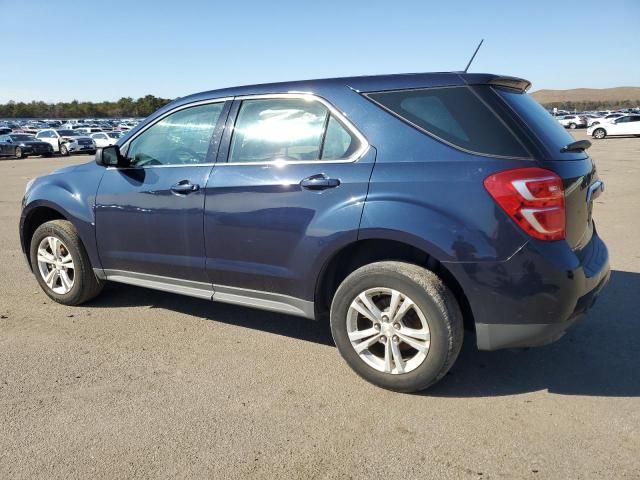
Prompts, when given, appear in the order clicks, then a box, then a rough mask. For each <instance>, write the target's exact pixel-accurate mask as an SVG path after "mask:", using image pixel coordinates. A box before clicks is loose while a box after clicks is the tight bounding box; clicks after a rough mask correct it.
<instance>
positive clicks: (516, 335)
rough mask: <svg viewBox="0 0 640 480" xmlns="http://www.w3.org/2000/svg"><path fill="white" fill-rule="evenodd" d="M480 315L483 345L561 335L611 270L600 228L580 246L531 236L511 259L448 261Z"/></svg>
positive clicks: (514, 344) (537, 342) (513, 344)
mask: <svg viewBox="0 0 640 480" xmlns="http://www.w3.org/2000/svg"><path fill="white" fill-rule="evenodd" d="M447 266H448V267H450V270H451V272H452V273H453V274H454V276H456V278H457V279H458V281H460V283H461V285H462V288H463V290H464V291H465V294H466V296H467V299H468V301H469V305H470V307H471V311H472V313H473V316H474V320H475V327H476V341H477V345H478V349H480V350H498V349H502V348H522V347H535V346H541V345H545V344H548V343H551V342H553V341H555V340H557V339H559V338H560V337H561V336H562V335H563V334H564V332H565V331H566V330H567V329H568V328H569V327H571V326H572V325H574V324H575V323H576V321H578V320H579V319H580V318H581V317H582V316H584V314H585V313H586V312H587V311H588V310H589V309H590V308H591V306H592V305H593V304H594V303H595V301H596V299H597V297H598V295H599V294H600V292H601V291H602V289H603V288H604V286H605V285H606V284H607V282H608V280H609V275H610V269H609V253H608V251H607V247H606V245H605V244H604V242H602V240H601V239H600V237H599V236H598V235H597V233H596V232H595V229H594V232H593V236H592V238H591V240H590V242H589V243H588V244H587V245H586V246H585V247H584V248H583V249H582V250H580V251H577V252H574V251H572V250H571V249H570V248H569V246H568V245H567V244H566V242H540V241H533V240H532V241H530V242H529V243H527V244H526V245H525V246H524V247H523V248H521V249H520V250H519V251H518V252H517V253H516V254H514V255H513V256H512V257H511V258H510V259H509V260H507V261H505V262H496V263H493V262H491V263H482V262H480V263H475V264H449V265H447Z"/></svg>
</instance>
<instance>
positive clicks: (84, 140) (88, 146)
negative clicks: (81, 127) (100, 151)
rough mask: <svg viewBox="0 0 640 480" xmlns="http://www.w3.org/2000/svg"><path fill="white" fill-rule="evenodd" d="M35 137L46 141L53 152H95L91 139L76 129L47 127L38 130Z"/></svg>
mask: <svg viewBox="0 0 640 480" xmlns="http://www.w3.org/2000/svg"><path fill="white" fill-rule="evenodd" d="M36 138H37V139H38V140H41V141H43V142H47V143H48V144H50V145H51V146H52V147H53V151H54V152H59V153H60V154H61V155H64V156H66V155H69V154H70V153H78V152H82V153H89V154H94V153H96V144H95V142H94V141H93V139H92V138H91V137H87V136H86V135H82V134H80V133H79V132H77V131H76V130H65V129H54V128H47V129H45V130H40V131H39V132H38V133H37V134H36Z"/></svg>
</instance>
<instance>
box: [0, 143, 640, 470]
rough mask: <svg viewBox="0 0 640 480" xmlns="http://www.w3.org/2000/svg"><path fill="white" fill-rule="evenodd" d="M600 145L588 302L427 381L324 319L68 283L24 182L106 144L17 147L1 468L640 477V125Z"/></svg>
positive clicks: (7, 263) (4, 303) (9, 186)
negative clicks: (403, 377) (375, 373)
mask: <svg viewBox="0 0 640 480" xmlns="http://www.w3.org/2000/svg"><path fill="white" fill-rule="evenodd" d="M576 136H577V137H578V138H584V133H583V132H578V133H577V134H576ZM590 152H591V153H592V156H593V157H594V158H595V159H596V161H597V164H598V167H599V170H600V174H601V177H602V178H603V179H604V180H605V182H606V186H607V191H606V192H605V194H604V195H603V196H602V197H600V198H599V199H598V201H597V202H596V203H597V204H596V207H595V218H596V221H597V224H598V229H599V231H600V233H601V235H602V237H604V239H605V241H606V242H607V244H608V246H609V248H610V253H611V266H612V269H613V273H612V277H611V283H610V285H609V287H608V288H607V289H606V290H605V292H604V293H603V295H602V297H601V299H600V300H599V301H598V303H597V304H596V306H595V308H594V309H593V310H592V312H591V313H590V315H589V317H588V318H587V319H585V320H584V321H583V322H582V323H581V324H580V325H579V326H577V327H576V328H574V329H573V330H572V331H570V333H569V334H567V335H566V336H565V337H563V338H562V339H561V340H560V341H558V342H557V343H555V344H553V345H550V346H547V347H542V348H538V349H531V350H528V351H524V352H513V351H501V352H477V351H476V350H475V348H474V345H473V338H472V337H468V338H466V339H465V345H464V347H463V352H462V354H461V356H460V358H459V359H458V362H457V364H456V365H455V366H454V368H453V370H452V371H451V372H450V374H449V375H447V377H445V378H444V379H443V380H442V381H441V382H440V383H439V384H438V385H436V386H435V387H433V388H432V389H430V390H428V391H427V392H424V393H423V394H420V395H402V394H395V393H390V392H387V391H384V390H381V389H378V388H376V387H374V386H372V385H369V384H367V383H365V382H364V381H362V380H360V379H359V378H358V377H357V376H356V375H355V374H353V373H352V372H351V371H350V370H349V368H348V367H347V366H346V364H345V363H344V362H342V360H341V359H340V356H339V355H338V352H337V351H336V349H335V347H334V346H333V344H332V341H331V336H330V333H329V330H328V328H327V326H326V325H323V324H320V323H316V322H310V321H306V320H303V319H298V318H294V317H287V316H284V315H278V314H273V313H264V312H259V311H255V310H249V309H243V308H240V307H234V306H229V305H222V304H214V303H209V302H207V301H204V300H197V299H192V298H187V297H180V296H175V295H171V294H165V293H160V292H154V291H150V290H144V289H141V288H135V287H129V286H124V285H110V286H108V288H106V289H105V291H104V292H103V294H102V295H101V296H100V297H99V298H98V299H97V300H96V301H94V302H91V303H90V304H87V305H84V306H81V307H76V308H71V307H64V306H61V305H57V304H55V303H53V302H51V301H50V300H49V299H48V298H47V297H46V296H45V295H44V294H43V293H42V292H41V291H40V289H39V287H38V285H37V283H36V281H35V279H34V278H33V277H32V275H31V274H30V272H29V271H28V270H27V267H26V264H25V262H24V260H23V257H22V253H21V251H20V248H19V243H18V233H17V222H18V216H19V211H20V199H21V196H22V192H23V191H24V185H25V183H26V182H27V181H28V180H29V179H30V178H32V177H33V176H35V175H40V174H44V173H46V172H49V171H51V170H53V169H55V168H58V167H61V166H63V165H67V164H71V163H78V162H85V161H88V160H89V159H88V158H87V157H69V158H64V159H63V158H54V159H40V158H33V159H27V160H2V161H0V178H1V179H2V189H1V190H0V273H1V278H2V281H1V282H0V316H1V317H2V318H1V319H0V478H2V479H5V478H6V479H9V478H47V479H48V478H122V477H129V478H149V477H160V478H176V477H177V478H186V477H215V478H247V477H254V478H255V477H257V478H273V477H280V478H288V477H294V478H348V477H353V478H378V477H382V476H386V477H387V478H418V477H420V478H438V479H443V478H454V479H458V478H484V479H490V478H508V479H514V478H536V479H540V478H560V479H569V478H589V479H592V478H616V479H621V478H629V479H637V478H640V398H639V397H640V349H638V340H639V338H640V247H639V246H638V245H639V243H638V238H640V215H639V214H638V210H639V208H640V190H639V189H638V185H639V184H640V139H637V138H625V139H606V140H603V141H596V142H594V146H593V147H592V149H591V151H590Z"/></svg>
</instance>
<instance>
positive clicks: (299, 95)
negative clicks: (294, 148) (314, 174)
mask: <svg viewBox="0 0 640 480" xmlns="http://www.w3.org/2000/svg"><path fill="white" fill-rule="evenodd" d="M273 98H276V99H277V98H283V99H290V98H292V99H301V100H306V101H309V102H318V103H320V104H322V105H323V106H324V107H325V108H326V109H327V110H329V113H330V114H331V115H334V116H335V117H336V118H337V119H338V121H339V122H340V123H341V124H342V125H343V126H344V127H345V128H346V130H347V131H348V132H349V133H350V134H351V135H353V136H354V137H355V138H356V139H357V140H358V142H359V143H360V146H359V147H358V149H357V150H356V151H355V152H353V153H352V154H351V155H349V156H348V157H347V158H342V159H316V160H277V159H276V160H269V161H266V162H229V158H228V157H227V161H226V162H219V163H216V166H217V167H232V166H233V167H242V166H249V165H254V166H265V165H268V166H274V167H282V166H286V165H316V164H325V163H355V162H357V161H358V160H360V158H362V156H363V155H364V154H365V153H366V152H367V151H368V150H369V141H368V140H367V139H366V137H365V136H364V135H363V134H362V133H361V132H360V131H359V130H358V129H357V128H356V127H355V125H353V123H351V121H349V119H348V118H347V116H346V114H344V113H342V112H340V111H339V110H338V109H337V108H336V107H334V106H333V105H332V104H331V103H330V102H329V101H327V100H326V99H324V98H322V97H321V96H319V95H316V94H314V93H307V92H287V93H264V94H255V95H239V96H237V97H235V100H240V101H243V100H268V99H273ZM233 128H235V126H234V127H233ZM232 135H233V133H232ZM231 141H233V137H232V138H231ZM229 151H231V145H229Z"/></svg>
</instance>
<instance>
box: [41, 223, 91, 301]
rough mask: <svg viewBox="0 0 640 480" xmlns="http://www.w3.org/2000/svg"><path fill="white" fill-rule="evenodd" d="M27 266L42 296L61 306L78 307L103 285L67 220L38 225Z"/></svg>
mask: <svg viewBox="0 0 640 480" xmlns="http://www.w3.org/2000/svg"><path fill="white" fill-rule="evenodd" d="M30 258H31V266H32V268H33V272H34V274H35V276H36V280H37V281H38V283H39V284H40V287H41V288H42V290H44V293H46V294H47V295H48V296H49V297H50V298H51V299H53V300H55V301H56V302H58V303H62V304H63V305H79V304H81V303H84V302H86V301H88V300H91V299H92V298H93V297H95V296H96V295H98V294H99V293H100V291H101V290H102V285H103V283H102V282H101V281H100V280H98V279H97V278H96V276H95V274H94V273H93V269H92V267H91V263H90V261H89V257H88V255H87V252H86V251H85V249H84V246H83V245H82V242H81V241H80V237H79V236H78V234H77V232H76V230H75V228H74V227H73V225H72V224H71V222H69V221H67V220H52V221H50V222H46V223H44V224H42V225H40V226H39V227H38V228H37V229H36V231H35V232H34V234H33V237H32V238H31V248H30Z"/></svg>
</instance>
